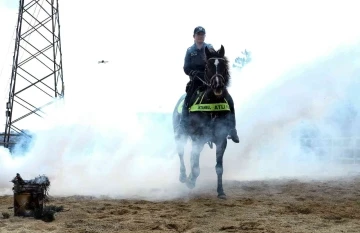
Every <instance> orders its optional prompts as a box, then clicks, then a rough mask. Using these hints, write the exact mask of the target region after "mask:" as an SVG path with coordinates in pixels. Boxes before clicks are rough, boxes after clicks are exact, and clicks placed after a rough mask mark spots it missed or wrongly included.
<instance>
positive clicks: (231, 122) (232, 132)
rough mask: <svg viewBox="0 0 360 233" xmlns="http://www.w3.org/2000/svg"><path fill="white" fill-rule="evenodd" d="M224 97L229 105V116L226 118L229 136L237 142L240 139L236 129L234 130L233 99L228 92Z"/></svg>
mask: <svg viewBox="0 0 360 233" xmlns="http://www.w3.org/2000/svg"><path fill="white" fill-rule="evenodd" d="M226 99H227V101H228V104H229V107H230V116H229V118H228V119H229V128H230V132H229V136H230V137H231V140H233V142H235V143H239V142H240V139H239V136H238V135H237V131H236V118H235V108H234V101H233V99H232V97H231V96H230V94H228V96H227V98H226Z"/></svg>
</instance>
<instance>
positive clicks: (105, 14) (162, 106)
mask: <svg viewBox="0 0 360 233" xmlns="http://www.w3.org/2000/svg"><path fill="white" fill-rule="evenodd" d="M15 2H16V1H15ZM101 3H102V4H100V2H99V1H87V2H86V6H85V5H84V3H83V2H80V1H71V3H70V1H61V0H60V1H59V8H60V9H59V11H60V25H61V39H62V42H61V45H62V53H63V70H64V81H65V100H64V102H63V103H59V104H58V105H56V106H55V107H54V108H52V109H51V111H49V112H48V118H47V119H46V120H44V121H43V120H41V121H36V123H34V122H35V120H34V122H33V121H31V120H28V121H25V120H24V124H25V125H26V126H28V127H29V128H31V129H32V130H34V132H36V137H35V138H36V139H35V140H34V142H33V144H32V146H31V149H30V150H29V151H26V152H23V151H18V153H19V155H18V156H15V155H10V154H9V153H8V151H7V150H6V149H3V148H0V177H1V178H0V193H1V192H4V193H7V192H9V187H10V183H9V182H8V181H9V180H11V178H12V177H13V176H14V175H15V174H16V172H19V173H20V174H23V176H25V177H29V178H28V179H30V178H31V177H34V176H36V175H39V173H40V174H47V175H48V176H49V177H50V180H53V183H52V184H53V187H52V190H53V192H54V194H57V195H69V194H74V193H78V194H80V193H82V194H103V193H105V194H111V195H120V196H121V195H122V196H127V197H129V196H134V195H137V194H138V193H148V194H147V197H148V198H160V197H161V198H165V197H166V198H170V197H179V196H182V195H186V194H188V192H189V191H188V190H187V189H186V188H185V187H183V185H182V184H179V182H178V181H177V179H178V175H179V174H178V171H179V161H178V157H177V154H176V153H175V151H174V142H173V135H172V132H171V122H169V121H168V120H166V119H163V118H160V117H159V116H150V115H145V116H144V117H143V118H141V119H139V118H138V116H137V113H139V112H145V113H146V112H163V113H171V112H172V110H173V108H174V105H175V103H176V102H177V100H178V98H179V97H180V96H181V95H182V94H183V93H184V89H185V85H186V83H187V81H188V77H187V76H186V75H185V74H184V72H183V62H184V56H185V52H186V49H187V48H188V47H190V46H191V45H192V44H193V38H192V33H193V30H194V28H195V27H196V26H199V25H201V26H203V27H204V28H205V29H206V31H207V35H206V42H208V43H211V44H212V45H213V46H214V47H215V48H220V46H221V45H223V46H224V47H225V55H226V56H227V57H228V58H229V60H230V61H231V62H233V61H234V60H235V58H236V57H237V56H239V55H241V51H243V50H244V49H247V50H249V51H251V52H252V57H253V60H252V62H251V63H250V64H248V65H247V66H246V67H245V68H244V69H242V70H236V69H232V70H231V74H232V85H231V87H230V88H229V91H230V93H231V95H232V96H233V99H234V102H235V108H236V110H237V112H236V114H237V130H238V132H239V136H240V144H234V143H232V142H230V141H229V145H228V149H227V151H226V152H225V154H226V155H225V158H224V169H225V173H224V178H225V179H237V180H247V179H267V178H279V177H304V176H306V177H313V178H314V177H328V176H333V175H347V174H348V173H347V172H345V169H346V170H349V169H348V168H344V167H343V165H340V164H333V163H332V164H331V165H329V163H323V161H319V159H318V157H317V156H315V154H316V153H318V152H316V153H315V152H313V151H311V152H308V151H307V152H306V148H305V149H304V147H303V146H302V144H301V143H300V138H301V137H302V136H303V135H304V134H309V132H310V133H312V134H313V135H314V134H315V135H320V136H324V137H332V138H335V139H336V140H340V139H341V138H343V137H345V136H349V135H350V136H352V137H357V136H358V135H357V134H356V129H359V122H358V120H356V117H355V118H354V112H356V111H357V110H358V108H359V107H358V106H360V105H359V100H358V99H357V97H356V88H357V87H359V81H358V79H356V77H358V75H359V67H360V61H359V57H360V56H359V53H360V51H359V47H358V45H359V41H360V31H359V30H357V25H356V22H359V20H360V19H359V18H360V16H359V15H358V13H357V11H356V9H357V8H356V7H355V6H356V1H341V3H340V1H326V2H325V1H316V2H310V1H291V2H289V1H251V2H250V1H237V2H236V4H234V2H233V1H222V2H221V4H220V3H219V2H218V1H196V2H194V1H181V2H180V1H179V2H175V3H174V2H169V1H160V0H155V1H145V0H138V1H129V2H126V3H125V2H121V1H114V0H103V1H102V2H101ZM17 10H18V6H17V4H15V3H14V1H10V0H6V1H5V0H0V31H1V36H0V87H1V88H0V106H5V103H6V101H7V98H8V88H9V87H8V85H9V78H10V76H11V75H10V74H11V64H12V53H13V47H14V44H13V43H14V34H13V33H14V29H15V26H16V21H17ZM99 60H107V61H109V62H108V63H106V64H98V63H97V62H98V61H99ZM4 111H5V108H4ZM349 119H351V120H349ZM354 119H355V120H354ZM0 122H5V117H4V115H2V114H0ZM0 131H2V130H0ZM314 132H315V133H314ZM188 149H190V147H188ZM326 149H329V148H326ZM334 153H335V152H334ZM334 153H333V154H332V155H331V156H335V157H336V156H339V155H340V154H339V153H335V154H334ZM331 156H328V157H326V158H327V159H329V158H330V157H331ZM327 159H326V160H327ZM187 160H189V159H188V157H187ZM200 166H201V169H202V172H201V174H200V178H199V181H198V182H199V185H205V186H206V185H208V186H209V187H213V186H214V184H215V182H214V179H215V177H216V173H215V169H214V166H215V154H214V150H210V149H208V148H206V149H205V150H204V151H203V153H202V157H201V161H200ZM330 166H331V167H330ZM324 167H325V168H327V169H324ZM330 168H331V169H330ZM329 169H330V170H331V171H333V172H331V174H330V172H329V173H326V171H329ZM188 170H189V168H188ZM165 174H166V175H165ZM206 180H210V181H209V182H207V181H206ZM105 181H108V182H109V183H111V182H112V183H113V184H114V185H112V186H111V187H109V186H107V185H105ZM144 190H145V191H146V192H142V191H144ZM151 190H155V191H151ZM225 191H226V190H225ZM144 195H145V194H144Z"/></svg>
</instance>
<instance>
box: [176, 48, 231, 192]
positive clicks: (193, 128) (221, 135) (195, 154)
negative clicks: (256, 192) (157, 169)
mask: <svg viewBox="0 0 360 233" xmlns="http://www.w3.org/2000/svg"><path fill="white" fill-rule="evenodd" d="M205 53H206V59H207V61H206V68H205V80H202V81H203V82H204V87H202V89H200V90H198V91H197V92H196V93H195V94H194V95H193V96H192V98H191V101H190V106H191V107H190V108H189V111H190V113H189V128H188V129H187V130H186V131H187V132H186V134H183V135H181V136H180V137H176V145H177V152H178V154H179V157H180V178H179V179H180V181H181V182H182V183H186V185H187V186H188V187H189V188H194V187H195V184H196V179H197V178H198V176H199V174H200V167H199V158H200V153H201V151H202V150H203V148H204V145H205V144H206V143H209V145H210V147H211V148H212V145H213V143H214V144H215V145H216V167H215V168H216V174H217V178H218V183H217V192H218V197H219V198H221V199H226V195H225V193H224V190H223V185H222V174H223V156H224V152H225V150H226V146H227V139H228V133H229V131H230V129H231V121H230V119H231V117H235V116H234V114H233V113H231V112H230V108H229V104H228V102H229V101H232V98H231V96H230V94H229V93H228V91H227V87H228V85H229V81H230V75H229V66H228V60H227V58H226V57H225V56H224V55H225V49H224V47H223V46H222V45H221V48H220V50H218V51H215V50H209V49H208V48H207V47H206V48H205ZM184 98H185V95H183V96H181V97H180V99H179V100H178V102H177V103H176V106H175V109H174V112H173V128H174V131H176V130H177V126H178V125H179V122H180V118H181V108H182V104H183V101H184ZM188 137H190V138H191V141H192V151H191V158H190V161H191V172H190V174H189V176H188V177H187V176H186V168H185V164H184V147H185V145H186V142H187V140H188Z"/></svg>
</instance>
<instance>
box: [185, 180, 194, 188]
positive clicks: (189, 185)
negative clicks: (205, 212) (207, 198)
mask: <svg viewBox="0 0 360 233" xmlns="http://www.w3.org/2000/svg"><path fill="white" fill-rule="evenodd" d="M186 186H187V187H188V188H189V189H193V188H195V183H194V182H191V181H190V180H187V181H186Z"/></svg>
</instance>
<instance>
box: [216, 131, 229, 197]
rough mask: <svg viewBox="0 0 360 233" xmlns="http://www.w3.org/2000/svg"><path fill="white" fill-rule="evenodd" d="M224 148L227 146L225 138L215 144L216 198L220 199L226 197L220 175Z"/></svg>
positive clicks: (221, 173)
mask: <svg viewBox="0 0 360 233" xmlns="http://www.w3.org/2000/svg"><path fill="white" fill-rule="evenodd" d="M226 146H227V140H226V137H225V138H224V139H223V140H221V141H219V142H218V143H216V166H215V169H216V174H217V180H218V183H217V193H218V198H220V199H226V195H225V192H224V189H223V184H222V175H223V157H224V152H225V150H226Z"/></svg>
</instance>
